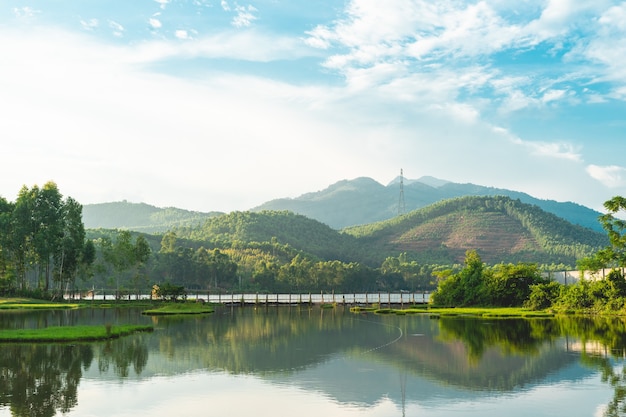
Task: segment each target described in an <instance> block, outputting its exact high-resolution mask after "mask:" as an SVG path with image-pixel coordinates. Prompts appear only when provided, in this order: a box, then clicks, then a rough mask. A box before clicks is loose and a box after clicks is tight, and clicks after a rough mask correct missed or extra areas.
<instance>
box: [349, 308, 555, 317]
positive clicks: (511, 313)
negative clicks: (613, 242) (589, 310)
mask: <svg viewBox="0 0 626 417" xmlns="http://www.w3.org/2000/svg"><path fill="white" fill-rule="evenodd" d="M350 311H352V312H353V313H361V312H371V313H374V314H396V315H406V314H429V315H435V316H437V317H456V316H471V317H485V318H514V317H518V318H520V317H524V318H531V317H553V316H554V313H551V312H546V311H535V310H528V309H525V308H521V307H462V308H437V307H423V306H419V307H410V308H406V309H395V308H382V309H381V308H376V307H352V308H351V309H350Z"/></svg>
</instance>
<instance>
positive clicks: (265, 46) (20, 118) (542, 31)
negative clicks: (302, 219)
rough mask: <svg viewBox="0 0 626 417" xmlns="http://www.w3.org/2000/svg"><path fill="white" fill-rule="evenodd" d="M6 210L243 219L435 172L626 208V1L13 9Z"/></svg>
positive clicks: (24, 5)
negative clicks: (625, 201) (368, 183)
mask: <svg viewBox="0 0 626 417" xmlns="http://www.w3.org/2000/svg"><path fill="white" fill-rule="evenodd" d="M0 56H1V57H2V59H1V61H0V135H1V138H2V142H1V143H2V154H3V156H4V158H2V160H3V162H2V164H0V195H1V196H3V197H5V198H7V199H9V200H14V199H15V196H16V195H17V192H18V191H19V189H20V188H21V186H22V185H24V184H25V185H28V186H32V185H34V184H39V185H41V184H43V183H45V182H46V181H49V180H53V181H55V182H56V183H57V184H58V186H59V188H60V190H61V192H62V193H63V194H64V195H70V196H72V197H74V198H75V199H77V200H78V201H79V202H81V203H83V204H89V203H98V202H108V201H119V200H123V199H126V200H128V201H133V202H146V203H149V204H153V205H157V206H161V207H165V206H176V207H181V208H186V209H191V210H200V211H211V210H220V211H232V210H246V209H249V208H252V207H254V206H256V205H259V204H261V203H263V202H265V201H268V200H270V199H274V198H280V197H297V196H299V195H301V194H304V193H307V192H311V191H317V190H321V189H323V188H325V187H327V186H328V185H330V184H332V183H334V182H336V181H339V180H342V179H353V178H357V177H371V178H374V179H375V180H377V181H379V182H381V183H383V184H386V183H388V182H390V181H391V180H393V178H395V177H396V176H397V175H398V174H399V172H400V169H401V168H402V169H403V170H404V174H405V176H406V177H407V178H411V179H416V178H419V177H421V176H424V175H428V176H434V177H437V178H441V179H445V180H449V181H454V182H460V183H468V182H469V183H474V184H480V185H485V186H493V187H499V188H508V189H512V190H518V191H523V192H527V193H529V194H531V195H533V196H535V197H539V198H546V199H553V200H557V201H574V202H577V203H580V204H583V205H586V206H588V207H591V208H594V209H598V210H600V209H601V208H602V203H603V202H604V201H606V200H608V199H609V198H611V197H613V196H615V195H626V160H625V159H624V156H625V155H626V140H625V139H626V138H625V136H626V2H621V1H605V0H594V1H593V2H591V1H580V0H548V1H533V0H524V1H517V2H510V1H504V0H485V1H446V0H442V1H436V2H434V1H421V0H413V1H410V0H387V1H384V2H383V1H377V0H352V1H326V0H309V1H300V0H290V1H282V0H261V1H241V2H234V1H230V0H228V1H227V0H224V1H219V0H186V1H177V0H158V1H154V0H141V1H139V0H134V1H120V0H106V1H104V0H98V1H96V0H91V1H75V0H74V1H69V0H54V1H53V0H32V1H11V2H4V3H3V4H1V5H0Z"/></svg>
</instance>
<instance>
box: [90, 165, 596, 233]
mask: <svg viewBox="0 0 626 417" xmlns="http://www.w3.org/2000/svg"><path fill="white" fill-rule="evenodd" d="M401 180H402V190H403V192H402V194H403V197H404V199H403V200H404V210H403V211H404V212H405V213H409V212H411V211H413V210H416V209H419V208H423V207H427V206H429V205H431V204H433V203H436V202H440V201H443V200H447V199H451V198H457V197H464V196H506V197H510V198H512V199H514V200H520V201H521V202H523V203H526V204H531V205H536V206H538V207H540V208H541V209H543V210H544V211H546V212H548V213H552V214H554V215H556V216H558V217H560V218H563V219H565V220H567V221H569V222H570V223H572V224H576V225H580V226H582V227H585V228H588V229H592V230H595V231H600V232H603V229H602V227H601V225H600V223H599V222H598V216H600V214H601V213H599V212H597V211H595V210H592V209H590V208H588V207H585V206H582V205H580V204H575V203H571V202H557V201H553V200H541V199H538V198H535V197H532V196H530V195H528V194H526V193H521V192H518V191H511V190H506V189H501V188H493V187H485V186H480V185H475V184H458V183H453V182H449V181H445V180H441V179H437V178H433V177H428V176H426V177H421V178H419V179H417V180H411V179H406V178H403V179H401V178H400V177H397V178H396V179H394V180H393V181H391V182H390V183H389V184H387V185H386V186H385V185H382V184H380V183H378V182H377V181H375V180H373V179H371V178H366V177H362V178H356V179H353V180H342V181H338V182H336V183H335V184H332V185H330V186H329V187H328V188H326V189H324V190H322V191H318V192H311V193H307V194H303V195H301V196H300V197H297V198H281V199H276V200H271V201H268V202H266V203H264V204H262V205H260V206H258V207H254V208H252V209H251V210H250V211H254V212H260V211H263V210H271V211H283V210H287V211H291V212H294V213H296V214H301V215H303V216H306V217H309V218H311V219H315V220H318V221H320V222H322V223H324V224H326V225H328V226H330V227H331V228H333V229H336V230H341V229H344V228H346V227H351V226H356V225H365V224H370V223H374V222H379V221H383V220H388V219H392V218H394V217H396V216H397V215H398V214H399V213H400V211H401V204H400V203H401V198H400V196H401V192H400V189H401V188H400V182H401ZM223 214H224V213H221V212H208V213H203V212H196V211H188V210H183V209H179V208H173V207H168V208H158V207H154V206H151V205H149V204H145V203H129V202H126V201H122V202H114V203H102V204H88V205H85V206H84V207H83V221H84V223H85V227H87V228H90V229H97V228H105V229H116V228H120V229H129V230H136V231H140V232H145V233H157V232H164V231H166V230H168V229H171V228H172V227H178V226H196V225H199V224H202V223H203V222H204V221H205V220H206V219H208V218H211V217H215V216H219V215H223Z"/></svg>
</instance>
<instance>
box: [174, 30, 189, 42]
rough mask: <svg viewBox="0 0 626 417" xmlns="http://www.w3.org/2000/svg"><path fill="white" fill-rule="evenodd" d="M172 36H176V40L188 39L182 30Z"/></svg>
mask: <svg viewBox="0 0 626 417" xmlns="http://www.w3.org/2000/svg"><path fill="white" fill-rule="evenodd" d="M174 36H176V38H177V39H181V40H187V39H190V36H189V32H187V31H186V30H183V29H179V30H177V31H176V32H174Z"/></svg>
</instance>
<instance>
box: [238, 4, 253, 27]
mask: <svg viewBox="0 0 626 417" xmlns="http://www.w3.org/2000/svg"><path fill="white" fill-rule="evenodd" d="M235 12H236V13H237V15H236V16H235V17H234V18H233V21H232V24H233V26H235V27H238V28H242V27H248V26H250V25H251V24H252V22H254V21H255V20H257V17H256V16H255V15H254V13H255V12H257V9H256V8H255V7H254V6H252V5H248V6H247V7H246V6H239V5H236V6H235Z"/></svg>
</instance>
